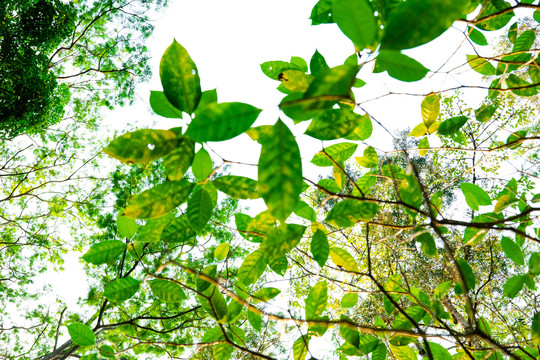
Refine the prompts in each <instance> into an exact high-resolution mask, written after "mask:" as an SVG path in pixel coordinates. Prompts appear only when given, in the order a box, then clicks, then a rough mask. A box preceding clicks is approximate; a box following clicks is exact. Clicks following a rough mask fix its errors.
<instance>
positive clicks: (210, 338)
mask: <svg viewBox="0 0 540 360" xmlns="http://www.w3.org/2000/svg"><path fill="white" fill-rule="evenodd" d="M221 340H225V335H223V331H222V330H221V327H219V326H214V327H213V328H210V329H208V330H206V332H205V333H204V335H203V337H202V339H201V343H203V344H204V343H209V342H214V341H221Z"/></svg>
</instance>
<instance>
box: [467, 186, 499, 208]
mask: <svg viewBox="0 0 540 360" xmlns="http://www.w3.org/2000/svg"><path fill="white" fill-rule="evenodd" d="M459 187H460V188H461V191H462V192H463V195H465V201H467V205H469V207H470V208H471V209H473V210H479V205H483V206H487V205H491V202H492V201H491V198H490V197H489V195H488V193H487V192H486V191H485V190H484V189H482V188H481V187H480V186H478V185H476V184H471V183H465V182H464V183H461V184H460V185H459Z"/></svg>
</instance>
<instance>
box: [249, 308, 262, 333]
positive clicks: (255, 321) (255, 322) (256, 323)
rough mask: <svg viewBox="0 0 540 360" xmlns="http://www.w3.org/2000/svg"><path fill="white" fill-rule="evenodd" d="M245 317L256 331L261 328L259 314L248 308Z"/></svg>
mask: <svg viewBox="0 0 540 360" xmlns="http://www.w3.org/2000/svg"><path fill="white" fill-rule="evenodd" d="M247 319H248V321H249V323H250V324H251V326H253V328H254V329H255V330H257V331H261V329H262V317H261V315H259V314H256V313H254V312H253V311H251V310H249V311H248V313H247Z"/></svg>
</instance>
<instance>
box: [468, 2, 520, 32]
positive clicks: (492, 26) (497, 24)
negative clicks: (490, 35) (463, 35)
mask: <svg viewBox="0 0 540 360" xmlns="http://www.w3.org/2000/svg"><path fill="white" fill-rule="evenodd" d="M508 7H510V4H509V3H507V2H506V1H490V2H487V3H484V4H482V13H481V17H482V18H486V19H487V20H484V21H482V22H480V23H478V24H476V27H478V28H479V29H482V30H487V31H493V30H499V29H502V28H503V27H505V26H506V24H508V22H509V21H510V20H511V19H512V17H513V16H514V11H508V12H506V13H504V14H499V15H498V16H490V15H493V14H495V13H497V12H499V11H502V10H504V9H506V8H508Z"/></svg>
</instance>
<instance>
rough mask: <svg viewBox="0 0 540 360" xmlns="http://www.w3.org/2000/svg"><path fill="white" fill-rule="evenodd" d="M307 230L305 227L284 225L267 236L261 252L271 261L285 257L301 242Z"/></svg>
mask: <svg viewBox="0 0 540 360" xmlns="http://www.w3.org/2000/svg"><path fill="white" fill-rule="evenodd" d="M305 230H306V227H305V226H301V225H297V224H283V225H281V226H279V227H277V228H274V229H273V230H272V231H270V232H269V233H268V234H267V235H266V238H265V239H264V240H263V242H262V244H261V247H260V248H259V250H260V251H262V252H263V253H264V254H265V256H266V257H267V258H268V259H270V260H273V259H276V258H279V257H281V256H284V255H285V254H287V253H288V252H289V251H291V250H292V249H293V248H294V247H295V246H296V245H297V244H298V243H299V242H300V239H301V238H302V235H303V234H304V231H305Z"/></svg>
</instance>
